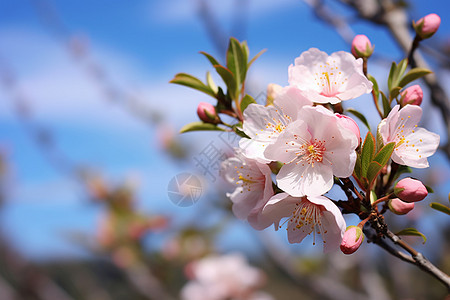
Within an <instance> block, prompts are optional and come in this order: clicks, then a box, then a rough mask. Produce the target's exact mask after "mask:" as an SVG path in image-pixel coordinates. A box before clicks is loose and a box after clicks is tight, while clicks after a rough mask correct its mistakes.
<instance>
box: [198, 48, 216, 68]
mask: <svg viewBox="0 0 450 300" xmlns="http://www.w3.org/2000/svg"><path fill="white" fill-rule="evenodd" d="M200 53H201V54H203V55H204V56H206V58H207V59H208V60H209V62H210V63H211V64H212V65H213V66H217V65H220V63H219V62H218V61H217V59H215V58H214V57H213V56H212V55H211V54H208V53H206V52H203V51H200Z"/></svg>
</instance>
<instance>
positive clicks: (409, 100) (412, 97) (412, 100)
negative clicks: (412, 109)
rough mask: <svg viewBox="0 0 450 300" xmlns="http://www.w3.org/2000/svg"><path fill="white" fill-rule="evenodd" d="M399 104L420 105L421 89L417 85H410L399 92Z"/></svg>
mask: <svg viewBox="0 0 450 300" xmlns="http://www.w3.org/2000/svg"><path fill="white" fill-rule="evenodd" d="M401 96H402V97H401V100H400V104H401V105H402V106H405V105H406V104H412V105H420V104H421V103H422V98H423V91H422V88H421V87H420V86H419V85H417V84H416V85H412V86H410V87H409V88H407V89H405V90H404V91H403V92H401Z"/></svg>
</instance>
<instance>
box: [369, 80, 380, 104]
mask: <svg viewBox="0 0 450 300" xmlns="http://www.w3.org/2000/svg"><path fill="white" fill-rule="evenodd" d="M367 78H369V80H370V81H372V84H373V87H372V89H373V91H374V93H375V98H376V100H377V101H378V98H379V96H380V89H379V87H378V83H377V81H376V79H375V78H374V77H373V76H372V75H370V74H367Z"/></svg>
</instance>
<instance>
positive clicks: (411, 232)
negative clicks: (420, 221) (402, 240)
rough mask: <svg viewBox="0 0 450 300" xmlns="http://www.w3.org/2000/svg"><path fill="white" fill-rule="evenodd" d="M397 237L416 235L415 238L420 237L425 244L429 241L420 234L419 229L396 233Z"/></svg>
mask: <svg viewBox="0 0 450 300" xmlns="http://www.w3.org/2000/svg"><path fill="white" fill-rule="evenodd" d="M396 235H414V236H420V237H422V239H423V243H424V244H425V242H426V241H427V237H426V236H425V235H424V234H423V233H421V232H419V231H418V230H417V229H415V228H405V229H403V230H401V231H399V232H397V233H396Z"/></svg>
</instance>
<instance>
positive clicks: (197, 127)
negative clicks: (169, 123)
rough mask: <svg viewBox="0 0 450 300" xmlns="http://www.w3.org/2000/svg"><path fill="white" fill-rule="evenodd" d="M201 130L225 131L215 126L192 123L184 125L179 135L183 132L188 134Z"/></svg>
mask: <svg viewBox="0 0 450 300" xmlns="http://www.w3.org/2000/svg"><path fill="white" fill-rule="evenodd" d="M202 130H216V131H225V129H223V128H221V127H218V126H217V125H215V124H211V123H203V122H192V123H189V124H186V125H184V126H183V127H182V128H181V129H180V133H185V132H189V131H202Z"/></svg>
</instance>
